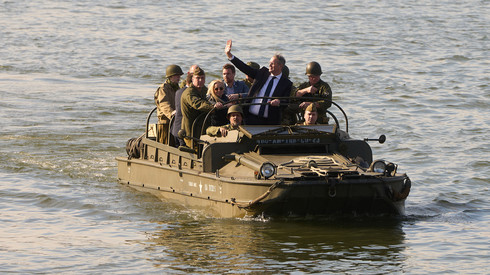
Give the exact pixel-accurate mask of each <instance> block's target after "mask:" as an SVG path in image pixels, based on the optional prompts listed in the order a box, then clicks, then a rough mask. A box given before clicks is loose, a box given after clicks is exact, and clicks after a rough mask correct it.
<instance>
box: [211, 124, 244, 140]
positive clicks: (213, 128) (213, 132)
mask: <svg viewBox="0 0 490 275" xmlns="http://www.w3.org/2000/svg"><path fill="white" fill-rule="evenodd" d="M220 128H225V129H226V130H228V131H231V130H238V128H239V127H238V126H237V127H233V126H231V124H227V125H223V126H210V127H208V129H206V135H209V136H212V137H215V136H221V132H220V130H219V129H220Z"/></svg>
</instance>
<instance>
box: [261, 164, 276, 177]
mask: <svg viewBox="0 0 490 275" xmlns="http://www.w3.org/2000/svg"><path fill="white" fill-rule="evenodd" d="M275 173H276V167H275V166H274V165H273V164H272V163H270V162H266V163H264V164H262V166H260V174H261V175H262V176H263V177H264V178H266V179H267V178H270V177H272V176H273V175H274V174H275Z"/></svg>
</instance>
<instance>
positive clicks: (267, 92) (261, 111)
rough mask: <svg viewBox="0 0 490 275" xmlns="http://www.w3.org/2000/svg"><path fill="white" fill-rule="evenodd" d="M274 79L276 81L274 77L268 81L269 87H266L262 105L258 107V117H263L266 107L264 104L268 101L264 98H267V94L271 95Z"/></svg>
mask: <svg viewBox="0 0 490 275" xmlns="http://www.w3.org/2000/svg"><path fill="white" fill-rule="evenodd" d="M274 79H276V77H275V76H273V77H272V78H271V81H269V85H267V89H265V93H264V98H263V99H262V104H261V105H260V109H259V117H264V113H265V107H267V105H266V104H265V103H266V102H267V100H268V98H266V97H268V96H269V94H270V93H271V90H272V85H274Z"/></svg>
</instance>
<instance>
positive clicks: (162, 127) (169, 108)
mask: <svg viewBox="0 0 490 275" xmlns="http://www.w3.org/2000/svg"><path fill="white" fill-rule="evenodd" d="M183 74H184V73H183V72H182V69H181V68H180V67H179V66H178V65H169V66H167V69H166V70H165V77H166V78H167V79H166V80H165V82H164V83H163V84H162V85H160V87H158V89H157V91H156V92H155V95H154V99H155V104H156V105H157V116H158V124H157V133H158V142H161V143H164V144H168V141H169V133H168V132H169V126H170V119H171V117H172V115H174V113H175V92H176V91H177V90H178V89H179V81H180V76H181V75H183ZM170 140H171V143H172V142H173V139H170Z"/></svg>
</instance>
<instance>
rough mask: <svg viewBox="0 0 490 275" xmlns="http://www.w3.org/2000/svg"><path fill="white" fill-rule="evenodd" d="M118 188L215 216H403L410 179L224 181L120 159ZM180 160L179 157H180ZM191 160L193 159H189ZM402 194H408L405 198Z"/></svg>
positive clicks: (213, 175)
mask: <svg viewBox="0 0 490 275" xmlns="http://www.w3.org/2000/svg"><path fill="white" fill-rule="evenodd" d="M116 160H117V162H118V179H119V182H120V183H121V184H125V185H129V186H131V187H133V188H135V189H137V190H140V191H145V192H149V193H151V194H153V195H155V196H157V197H158V198H160V199H162V200H164V201H171V202H177V203H179V204H182V205H185V206H188V207H192V208H197V209H200V210H204V211H205V212H206V213H208V214H210V215H212V216H215V217H226V218H228V217H244V216H257V215H262V214H263V215H265V216H288V217H289V216H293V217H295V216H310V215H315V216H316V215H322V216H323V215H336V214H371V215H376V214H389V215H393V214H394V215H403V214H404V213H405V206H404V203H405V198H406V195H408V191H409V190H408V191H407V188H408V189H409V188H410V186H407V181H409V180H408V177H407V176H406V175H399V174H397V175H395V176H393V177H389V178H386V177H385V178H369V179H366V178H364V179H362V178H358V179H338V178H328V177H306V178H305V177H303V178H296V179H294V178H293V179H285V178H282V179H268V180H264V179H262V180H258V179H254V178H250V179H245V178H235V177H223V176H220V175H219V173H206V172H202V171H196V170H193V169H186V168H182V165H178V163H179V162H178V161H177V162H176V163H175V164H174V165H173V166H172V165H167V164H162V163H158V162H155V161H153V160H146V159H129V158H123V157H119V158H116ZM180 160H182V158H180ZM191 162H192V161H191ZM404 193H406V195H404Z"/></svg>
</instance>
